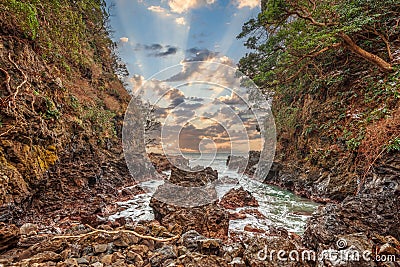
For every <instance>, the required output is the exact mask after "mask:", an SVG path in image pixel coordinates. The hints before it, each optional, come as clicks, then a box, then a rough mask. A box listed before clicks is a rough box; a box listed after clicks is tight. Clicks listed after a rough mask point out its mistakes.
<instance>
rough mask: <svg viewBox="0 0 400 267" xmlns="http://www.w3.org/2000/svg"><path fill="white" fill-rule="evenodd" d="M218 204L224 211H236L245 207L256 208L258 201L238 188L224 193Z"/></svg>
mask: <svg viewBox="0 0 400 267" xmlns="http://www.w3.org/2000/svg"><path fill="white" fill-rule="evenodd" d="M219 204H220V205H221V206H222V207H224V208H226V209H236V208H240V207H245V206H251V207H258V206H259V205H258V201H257V200H256V199H255V197H254V196H252V195H251V194H250V192H248V191H246V190H244V189H243V187H240V188H238V189H235V188H233V189H231V190H229V192H228V193H226V194H225V195H224V196H223V198H222V199H221V201H220V202H219Z"/></svg>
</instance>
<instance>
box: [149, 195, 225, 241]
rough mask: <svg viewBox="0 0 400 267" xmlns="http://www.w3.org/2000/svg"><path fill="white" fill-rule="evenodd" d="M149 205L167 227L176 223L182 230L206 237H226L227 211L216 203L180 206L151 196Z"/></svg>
mask: <svg viewBox="0 0 400 267" xmlns="http://www.w3.org/2000/svg"><path fill="white" fill-rule="evenodd" d="M150 206H151V207H152V208H153V210H154V214H155V218H156V219H157V220H159V221H160V222H161V224H162V225H164V226H165V227H167V228H168V227H171V226H174V225H176V224H177V225H180V226H181V229H182V231H183V232H187V231H189V230H196V231H197V232H199V233H201V234H203V235H205V236H207V237H214V238H221V239H226V238H227V235H228V228H229V213H228V212H227V211H226V210H225V209H223V208H221V207H220V206H218V205H217V204H216V203H211V204H208V205H205V206H202V207H193V208H181V207H176V206H173V205H169V204H165V203H163V202H161V201H159V200H157V199H156V198H152V199H151V201H150Z"/></svg>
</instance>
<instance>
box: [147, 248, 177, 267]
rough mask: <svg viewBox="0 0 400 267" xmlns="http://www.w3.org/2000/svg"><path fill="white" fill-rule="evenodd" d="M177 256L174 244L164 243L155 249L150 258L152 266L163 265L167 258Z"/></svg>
mask: <svg viewBox="0 0 400 267" xmlns="http://www.w3.org/2000/svg"><path fill="white" fill-rule="evenodd" d="M177 257H178V251H177V249H176V247H175V246H171V245H164V246H163V247H161V248H159V249H157V250H156V251H155V253H154V254H153V256H152V257H151V258H150V263H151V265H152V266H163V263H164V262H165V261H166V260H168V259H176V258H177Z"/></svg>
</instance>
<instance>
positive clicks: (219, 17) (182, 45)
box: [106, 0, 260, 79]
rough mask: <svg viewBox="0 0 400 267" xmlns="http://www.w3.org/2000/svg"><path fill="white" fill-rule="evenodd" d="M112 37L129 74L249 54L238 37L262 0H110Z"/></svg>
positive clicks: (235, 57) (258, 9)
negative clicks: (190, 60) (195, 60)
mask: <svg viewBox="0 0 400 267" xmlns="http://www.w3.org/2000/svg"><path fill="white" fill-rule="evenodd" d="M106 2H107V4H108V6H110V5H111V4H113V7H112V9H111V14H112V16H111V27H112V29H113V31H114V33H113V36H112V37H113V39H114V41H116V42H118V44H119V52H120V55H121V57H122V59H123V61H124V62H125V63H126V64H127V67H128V70H129V72H130V74H131V75H132V76H133V75H141V76H143V77H144V78H145V79H148V78H149V77H151V76H152V75H154V74H155V73H157V72H158V71H160V70H162V69H164V68H167V67H170V66H173V65H176V64H179V63H180V62H181V61H182V60H184V59H185V58H188V57H194V56H196V55H199V53H202V54H201V55H202V56H203V57H206V56H209V55H214V56H226V57H229V58H230V59H232V60H233V62H235V63H237V62H238V61H239V59H240V58H241V57H243V56H244V55H245V52H246V49H245V47H244V46H243V40H237V39H236V36H237V35H238V34H239V33H240V31H241V28H242V26H243V24H244V23H245V22H246V21H248V20H249V19H250V18H252V17H255V16H256V15H257V14H258V13H259V11H260V3H259V0H158V1H153V0H107V1H106Z"/></svg>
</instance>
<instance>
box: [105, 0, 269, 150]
mask: <svg viewBox="0 0 400 267" xmlns="http://www.w3.org/2000/svg"><path fill="white" fill-rule="evenodd" d="M111 2H112V3H113V4H114V6H113V7H112V9H111V14H112V16H111V27H112V29H113V31H114V33H113V36H112V38H113V39H114V41H115V42H117V44H118V51H119V55H120V57H121V58H122V60H123V62H124V63H125V64H126V65H127V68H128V71H129V73H130V76H129V78H128V84H129V86H130V88H129V89H130V90H131V91H132V93H133V94H134V95H137V96H140V97H141V98H142V100H143V101H144V102H147V103H149V104H150V105H151V106H152V107H153V113H152V114H151V116H152V118H155V119H156V120H157V121H159V122H160V125H161V127H160V128H158V129H155V130H154V131H149V132H148V133H147V134H149V135H151V138H152V139H155V140H156V141H155V143H152V144H150V145H148V149H149V151H152V152H160V151H164V153H166V154H177V153H178V154H179V152H206V153H213V152H224V153H225V152H233V151H235V152H242V153H246V152H248V151H249V150H262V146H263V140H262V138H261V134H260V130H259V129H260V128H263V127H264V126H262V127H260V120H261V121H262V118H261V117H262V116H260V114H264V115H265V114H267V113H268V112H267V111H266V110H263V112H261V113H260V112H257V111H255V110H253V109H252V105H253V104H254V103H255V102H254V101H253V100H251V97H249V88H247V87H243V86H242V85H243V83H242V80H241V79H242V78H241V77H238V76H237V72H236V68H235V67H236V64H237V62H238V61H239V59H240V58H241V57H243V56H244V55H245V53H246V49H245V47H244V45H243V40H237V39H236V36H237V35H238V34H239V33H240V31H241V28H242V26H243V24H244V23H245V22H246V21H248V20H249V19H250V18H253V17H255V16H257V14H258V13H259V12H260V3H259V1H258V0H160V1H152V0H113V1H111V0H110V1H109V0H107V3H108V4H111ZM253 85H254V84H252V85H251V86H250V87H254V86H253ZM257 105H258V104H257ZM259 106H260V105H258V107H259ZM261 106H263V108H265V109H268V108H269V106H268V107H267V104H265V103H264V104H263V105H261Z"/></svg>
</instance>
